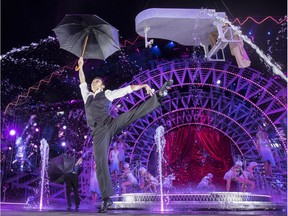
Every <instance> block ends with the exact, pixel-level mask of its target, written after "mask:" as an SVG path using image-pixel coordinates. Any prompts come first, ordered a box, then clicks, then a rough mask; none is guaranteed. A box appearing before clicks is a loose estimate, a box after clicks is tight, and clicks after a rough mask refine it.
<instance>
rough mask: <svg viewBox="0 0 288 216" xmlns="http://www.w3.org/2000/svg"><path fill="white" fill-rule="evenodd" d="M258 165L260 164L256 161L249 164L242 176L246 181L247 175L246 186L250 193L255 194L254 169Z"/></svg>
mask: <svg viewBox="0 0 288 216" xmlns="http://www.w3.org/2000/svg"><path fill="white" fill-rule="evenodd" d="M257 165H258V163H256V162H254V161H253V162H251V163H249V165H248V166H247V167H246V168H245V169H244V172H243V174H242V175H241V176H240V178H242V179H244V175H245V177H246V186H247V187H248V191H249V192H254V189H255V177H254V169H255V167H256V166H257ZM244 190H245V189H244Z"/></svg>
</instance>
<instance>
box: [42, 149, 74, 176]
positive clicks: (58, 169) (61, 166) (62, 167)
mask: <svg viewBox="0 0 288 216" xmlns="http://www.w3.org/2000/svg"><path fill="white" fill-rule="evenodd" d="M75 163H76V158H75V157H71V156H68V155H66V154H61V155H59V156H57V157H55V158H52V159H51V160H50V161H49V165H48V175H49V177H50V180H51V181H57V180H59V178H60V179H61V177H62V176H63V175H64V174H66V173H71V172H72V171H73V168H74V165H75Z"/></svg>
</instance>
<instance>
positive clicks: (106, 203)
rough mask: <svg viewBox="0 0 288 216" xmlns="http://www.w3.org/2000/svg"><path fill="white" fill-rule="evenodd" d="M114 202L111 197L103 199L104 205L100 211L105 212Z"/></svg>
mask: <svg viewBox="0 0 288 216" xmlns="http://www.w3.org/2000/svg"><path fill="white" fill-rule="evenodd" d="M112 204H113V202H112V200H111V199H110V198H108V199H105V200H103V203H102V207H101V208H100V209H99V211H98V213H105V212H106V211H107V209H108V207H109V206H111V205H112Z"/></svg>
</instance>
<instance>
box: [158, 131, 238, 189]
mask: <svg viewBox="0 0 288 216" xmlns="http://www.w3.org/2000/svg"><path fill="white" fill-rule="evenodd" d="M165 139H166V146H165V149H164V159H165V161H164V164H163V166H164V169H163V171H164V176H165V175H168V174H170V173H174V174H175V175H176V180H174V186H176V187H178V188H184V189H185V188H187V186H188V187H189V188H190V189H192V190H193V189H196V186H197V185H198V183H199V182H200V181H201V179H202V178H203V177H204V176H205V175H207V174H208V173H212V174H213V176H214V177H213V184H215V185H216V187H217V190H225V184H226V181H225V180H223V176H224V174H225V172H226V171H227V170H229V169H230V167H231V166H233V160H232V156H231V149H230V140H229V138H228V137H226V136H225V135H224V134H222V133H220V132H219V131H217V130H215V129H213V128H208V127H203V126H202V127H199V126H186V127H181V128H178V129H177V130H174V131H172V132H170V133H169V134H167V135H166V137H165Z"/></svg>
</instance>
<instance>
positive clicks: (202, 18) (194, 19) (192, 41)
mask: <svg viewBox="0 0 288 216" xmlns="http://www.w3.org/2000/svg"><path fill="white" fill-rule="evenodd" d="M211 14H213V15H211ZM219 17H220V18H223V19H225V17H226V14H225V13H224V12H216V11H215V10H213V9H175V8H173V9H172V8H151V9H147V10H144V11H142V12H140V13H139V14H138V15H137V16H136V18H135V27H136V32H137V33H138V34H139V35H140V36H143V37H145V47H151V46H152V44H153V42H154V41H153V38H157V39H166V40H171V41H174V42H177V43H179V44H182V45H184V46H202V47H203V48H204V51H205V57H206V58H207V60H209V61H225V56H224V52H223V49H224V48H225V47H226V46H227V44H228V43H230V42H239V40H233V32H232V29H231V28H230V27H227V28H225V29H223V26H224V24H225V23H223V22H222V21H219V19H216V18H219ZM215 31H216V33H217V32H218V40H217V42H216V44H215V46H213V47H212V49H211V50H208V46H209V44H210V42H209V34H210V33H211V32H215ZM148 38H151V40H149V41H148ZM219 50H220V51H222V54H221V55H217V53H218V51H219Z"/></svg>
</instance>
